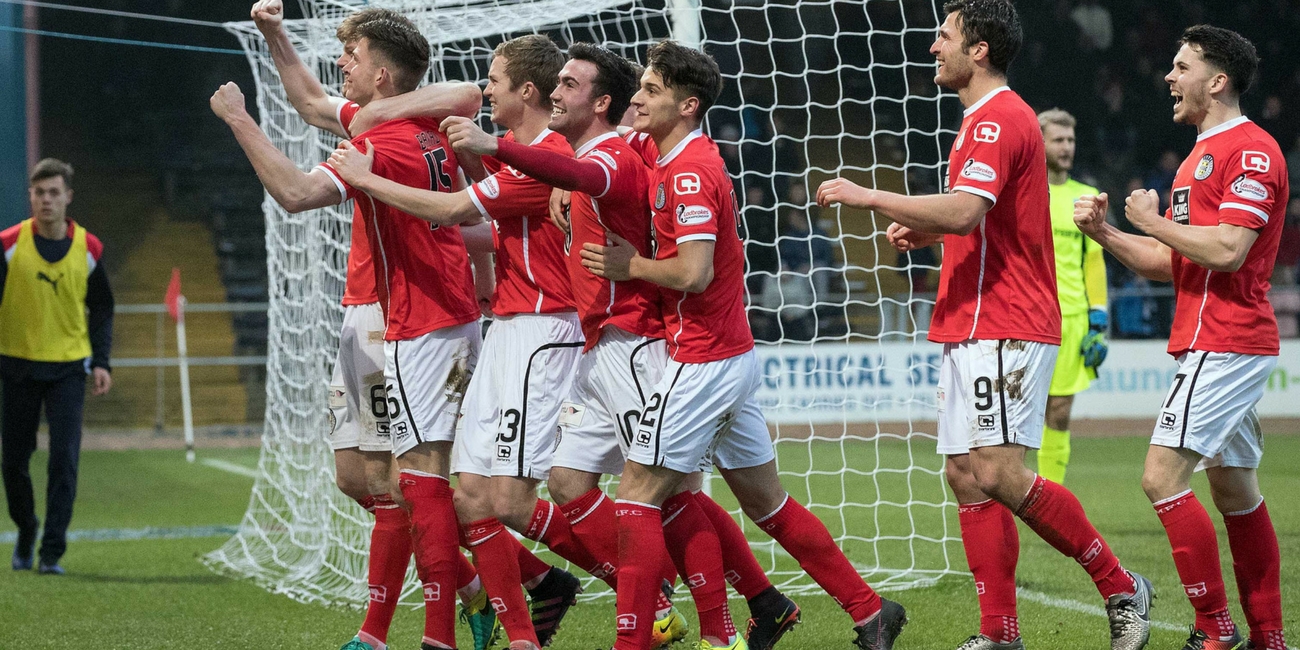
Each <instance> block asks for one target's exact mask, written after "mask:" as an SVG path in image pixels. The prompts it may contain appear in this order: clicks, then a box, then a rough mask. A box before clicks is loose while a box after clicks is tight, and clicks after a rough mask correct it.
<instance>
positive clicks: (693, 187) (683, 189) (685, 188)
mask: <svg viewBox="0 0 1300 650" xmlns="http://www.w3.org/2000/svg"><path fill="white" fill-rule="evenodd" d="M673 191H674V192H676V193H677V194H699V193H700V175H699V174H696V173H694V172H682V173H680V174H678V175H676V176H674V177H673Z"/></svg>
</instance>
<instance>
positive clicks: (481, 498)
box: [452, 481, 493, 523]
mask: <svg viewBox="0 0 1300 650" xmlns="http://www.w3.org/2000/svg"><path fill="white" fill-rule="evenodd" d="M452 504H453V505H454V506H455V507H456V516H457V517H458V518H459V519H460V521H461V522H462V523H468V522H471V521H477V520H479V519H483V518H485V517H491V516H493V515H492V501H491V499H489V498H488V495H486V494H480V493H479V491H477V490H474V489H473V488H472V487H470V486H467V485H466V484H465V482H464V481H462V482H461V485H460V487H459V488H458V489H457V490H456V492H455V494H453V495H452Z"/></svg>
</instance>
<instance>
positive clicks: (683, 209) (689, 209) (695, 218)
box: [677, 203, 713, 226]
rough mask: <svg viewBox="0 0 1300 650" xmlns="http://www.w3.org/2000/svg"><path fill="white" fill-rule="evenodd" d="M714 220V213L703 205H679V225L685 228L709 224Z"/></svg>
mask: <svg viewBox="0 0 1300 650" xmlns="http://www.w3.org/2000/svg"><path fill="white" fill-rule="evenodd" d="M712 218H713V211H712V210H710V209H708V208H707V207H705V206H703V205H686V204H685V203H678V204H677V223H679V224H681V225H683V226H694V225H697V224H701V223H708V221H709V219H712Z"/></svg>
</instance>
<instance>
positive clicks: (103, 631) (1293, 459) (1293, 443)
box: [0, 435, 1300, 650]
mask: <svg viewBox="0 0 1300 650" xmlns="http://www.w3.org/2000/svg"><path fill="white" fill-rule="evenodd" d="M1145 447H1146V444H1145V440H1144V439H1142V438H1137V437H1134V438H1113V439H1080V440H1076V441H1075V442H1074V458H1073V460H1072V463H1071V466H1070V473H1069V477H1068V480H1067V485H1068V486H1069V487H1071V488H1072V489H1074V491H1075V493H1076V494H1077V495H1078V496H1079V498H1080V500H1081V501H1082V502H1083V504H1084V507H1085V508H1086V509H1087V510H1088V512H1089V514H1090V515H1091V517H1092V518H1093V521H1094V523H1096V525H1097V526H1098V528H1099V529H1100V530H1101V531H1102V533H1103V534H1105V535H1106V537H1107V539H1108V540H1109V542H1110V544H1111V545H1112V547H1114V549H1115V551H1116V552H1117V553H1118V554H1119V556H1120V558H1121V559H1122V560H1123V561H1124V563H1125V565H1126V566H1128V567H1130V568H1132V569H1134V570H1137V571H1140V572H1142V573H1145V574H1146V575H1147V576H1148V577H1150V578H1151V579H1152V581H1153V582H1154V583H1155V586H1156V589H1157V591H1158V593H1159V594H1160V595H1161V598H1160V599H1159V600H1158V601H1157V607H1156V609H1155V610H1154V617H1155V618H1156V619H1157V620H1159V621H1163V622H1166V623H1173V624H1179V625H1182V624H1185V623H1188V622H1190V621H1191V619H1192V610H1191V607H1190V606H1189V605H1188V604H1187V601H1186V598H1184V597H1183V595H1182V590H1181V588H1180V586H1179V581H1178V577H1177V575H1176V573H1175V572H1174V566H1173V561H1172V560H1171V559H1170V557H1169V549H1168V543H1167V541H1166V539H1165V535H1164V531H1163V529H1162V528H1161V527H1160V524H1159V521H1158V520H1157V519H1156V517H1155V514H1154V513H1153V512H1152V511H1151V507H1150V505H1149V504H1147V502H1146V499H1145V498H1144V497H1143V495H1142V492H1141V490H1140V488H1139V487H1138V479H1139V476H1140V473H1141V467H1142V458H1143V455H1144V453H1145ZM1267 449H1268V452H1267V454H1266V457H1265V464H1264V467H1263V468H1261V471H1260V478H1261V484H1262V486H1263V490H1264V494H1265V495H1266V496H1267V498H1268V500H1269V503H1270V506H1271V508H1270V509H1271V512H1272V514H1273V517H1274V523H1275V525H1276V527H1277V529H1278V534H1279V536H1280V538H1281V544H1282V558H1283V566H1282V585H1283V600H1284V602H1285V603H1286V605H1287V606H1288V607H1289V610H1288V611H1287V613H1286V625H1287V627H1288V629H1289V631H1290V632H1291V633H1292V637H1293V639H1294V637H1295V636H1296V635H1297V634H1298V632H1297V627H1300V626H1298V623H1300V620H1298V619H1297V614H1296V611H1297V610H1296V603H1298V602H1300V565H1298V564H1297V563H1296V560H1295V558H1297V557H1300V555H1298V554H1300V509H1297V508H1296V507H1295V504H1296V503H1297V502H1300V481H1297V480H1296V479H1295V472H1294V468H1295V467H1296V465H1297V464H1300V436H1280V435H1279V436H1271V437H1270V438H1269V440H1268V443H1267ZM780 451H781V459H782V467H783V469H784V470H787V471H794V472H799V473H808V472H810V471H811V472H812V473H808V474H807V475H806V477H791V480H789V481H788V487H789V488H790V491H791V492H792V494H794V495H795V496H796V497H797V498H799V499H802V500H805V501H807V500H809V497H810V495H811V497H812V498H811V501H812V503H813V504H814V511H816V512H817V513H818V514H819V515H821V516H822V517H824V518H825V519H826V522H827V525H828V527H829V528H830V529H831V532H832V533H833V534H837V535H838V534H841V533H842V532H843V530H844V529H845V528H846V527H847V529H848V530H849V532H850V533H852V534H853V535H855V536H859V537H863V538H873V537H876V536H878V535H883V536H891V535H906V534H907V533H908V532H909V531H910V530H911V529H912V527H913V526H915V527H917V529H919V530H923V531H926V533H927V534H929V535H933V536H935V537H942V536H943V533H942V531H943V526H944V525H945V523H946V524H947V526H948V529H947V530H948V535H950V536H954V537H955V536H956V534H957V533H956V531H957V528H956V523H955V516H954V515H953V514H952V513H951V511H949V512H948V513H947V514H946V515H945V514H944V513H943V511H941V510H939V509H934V508H927V507H923V506H914V507H912V508H904V507H898V506H891V505H887V504H888V503H906V502H908V501H909V500H913V501H942V499H943V495H944V492H943V485H942V483H941V479H940V478H939V477H937V476H929V475H925V474H922V473H917V472H914V473H912V474H911V475H910V476H909V475H906V474H883V475H882V474H877V476H876V478H874V479H873V478H872V477H871V476H868V475H854V474H850V475H846V476H844V477H843V480H841V477H840V476H839V475H835V474H820V473H818V472H821V471H830V470H832V469H833V468H837V467H840V463H841V462H842V460H847V464H848V465H849V466H850V467H852V468H856V469H860V470H872V469H877V468H904V467H907V465H908V464H909V458H915V459H916V462H918V463H919V464H922V465H924V466H926V467H931V468H937V467H938V463H937V461H936V459H935V458H933V457H932V456H930V454H931V453H932V446H927V445H925V444H920V443H914V444H913V445H912V446H911V448H910V449H909V447H908V446H907V445H905V444H903V443H898V442H882V443H881V444H879V445H877V444H876V443H874V442H852V443H845V444H840V443H837V442H818V443H815V444H814V445H812V446H808V445H805V444H803V443H787V444H783V445H781V447H780ZM909 453H910V454H911V456H910V457H909ZM202 456H203V457H208V458H219V459H221V460H225V461H229V462H233V463H238V464H241V465H245V466H248V467H253V466H255V464H256V460H257V451H256V450H220V451H210V452H206V453H205V454H203V455H202ZM44 462H45V456H44V455H43V454H41V455H38V456H37V457H36V458H35V459H34V463H33V468H32V469H33V473H34V474H35V475H36V476H37V492H38V494H39V493H41V492H43V490H44V468H43V464H44ZM251 487H252V480H251V479H249V478H246V477H243V476H238V475H235V474H231V473H228V472H224V471H221V470H218V469H214V468H212V467H208V466H205V465H201V464H195V465H189V464H186V463H185V462H184V459H183V455H182V453H181V452H174V451H127V452H91V451H88V452H85V453H84V454H83V455H82V465H81V485H80V490H79V496H78V502H77V512H76V515H75V517H74V519H73V528H74V530H84V529H138V528H145V527H187V526H217V525H225V526H231V525H235V524H237V523H238V522H239V520H240V518H241V516H242V515H243V511H244V508H245V506H246V505H247V503H248V494H249V490H250V489H251ZM1194 487H1196V488H1197V489H1198V491H1199V492H1200V493H1201V494H1208V491H1207V490H1206V488H1205V483H1204V478H1203V477H1198V478H1197V479H1196V482H1195V483H1194ZM717 488H718V489H716V490H715V492H714V494H715V497H716V498H718V499H719V501H720V502H722V503H723V504H724V505H727V506H728V507H731V506H733V505H734V501H733V500H732V499H731V498H730V495H729V494H728V493H727V492H726V489H725V487H722V485H721V484H720V483H719V484H717ZM844 500H848V501H851V502H855V503H864V504H876V503H878V502H879V503H881V505H879V506H878V507H849V508H845V509H843V510H842V511H839V512H837V511H835V510H832V509H831V508H830V506H831V505H832V504H836V503H839V502H841V501H844ZM1206 502H1207V504H1208V498H1207V499H1206ZM41 507H43V505H42V506H41ZM1215 519H1216V524H1218V523H1219V522H1218V518H1217V517H1215ZM750 530H751V531H752V527H751V529H750ZM12 531H13V527H12V524H11V523H10V522H8V521H7V520H6V521H4V522H3V523H0V533H3V532H12ZM1220 532H1221V535H1220V548H1221V551H1222V553H1223V562H1224V567H1225V570H1226V571H1227V572H1228V586H1229V587H1228V591H1229V597H1230V600H1231V601H1232V602H1233V611H1234V614H1235V615H1236V617H1237V620H1238V621H1241V620H1242V618H1241V616H1240V610H1239V608H1238V607H1237V604H1236V590H1235V587H1234V583H1233V581H1232V579H1231V559H1230V557H1229V556H1228V554H1227V542H1226V538H1224V537H1223V536H1222V530H1221V529H1220ZM753 538H754V539H755V540H756V541H765V539H764V538H763V537H762V535H761V534H759V533H754V534H753ZM1021 540H1022V550H1021V569H1020V574H1019V582H1020V585H1021V587H1022V588H1024V589H1027V590H1031V591H1033V592H1036V593H1037V594H1039V596H1038V598H1039V600H1048V599H1057V600H1058V601H1062V600H1069V601H1076V602H1079V603H1084V604H1087V605H1092V606H1099V605H1100V604H1101V602H1100V598H1099V597H1098V596H1097V593H1096V591H1095V590H1094V589H1093V587H1092V585H1091V583H1090V582H1089V581H1088V579H1087V576H1086V574H1084V572H1083V571H1082V570H1081V569H1079V568H1078V567H1077V566H1075V565H1074V563H1073V562H1071V561H1070V560H1068V559H1066V558H1063V557H1060V556H1059V555H1058V554H1056V553H1055V551H1053V550H1052V549H1051V548H1049V547H1048V546H1047V545H1046V544H1044V543H1043V542H1041V541H1040V540H1039V539H1038V538H1037V537H1035V536H1034V535H1033V533H1032V532H1029V531H1028V530H1027V529H1025V528H1024V527H1023V526H1022V527H1021ZM222 541H224V540H223V539H222V538H220V537H207V538H198V539H171V540H163V539H149V540H139V541H79V542H75V541H74V542H72V543H71V544H70V546H69V553H68V555H67V556H66V557H65V558H64V566H65V567H66V568H67V569H68V575H67V576H65V577H62V578H54V577H46V576H39V575H36V574H35V573H31V572H26V573H13V572H10V571H8V570H3V571H0V648H83V647H96V648H187V647H205V648H209V647H211V648H304V649H305V648H336V647H338V646H339V645H340V644H342V642H343V641H346V640H347V639H349V638H351V636H352V635H353V634H354V633H355V632H356V628H357V626H358V625H359V624H360V620H361V613H360V612H359V611H358V610H349V609H338V608H325V607H321V606H317V605H304V604H300V603H296V602H293V601H291V600H289V599H287V598H285V597H283V596H278V595H274V594H270V593H267V592H265V591H263V590H261V589H259V588H257V587H255V586H253V585H252V584H250V583H247V582H242V581H238V580H232V579H229V578H226V577H222V576H218V575H216V574H213V573H211V572H209V571H208V570H207V569H205V568H204V567H203V566H202V565H201V564H200V563H199V561H198V558H199V556H201V555H202V554H204V553H206V552H208V551H210V550H212V549H214V548H216V547H217V546H218V545H220V544H221V542H222ZM845 547H846V551H847V553H848V554H849V556H850V558H851V559H853V560H854V561H855V562H858V563H860V564H863V565H866V566H871V565H874V564H875V563H876V561H877V560H879V561H880V562H881V563H882V564H884V565H887V566H898V565H899V563H900V562H904V563H906V562H915V565H916V566H918V567H921V568H932V567H938V566H942V564H943V562H944V557H945V556H944V551H945V549H946V551H947V558H948V562H950V563H951V564H952V566H954V567H955V568H958V569H964V567H965V564H964V559H963V558H962V555H961V547H960V544H959V543H957V542H955V541H948V542H946V543H941V542H939V543H914V544H911V545H908V544H905V543H902V542H880V543H872V542H871V541H869V540H868V541H862V540H850V541H848V542H846V544H845ZM4 550H5V551H6V552H7V550H8V549H7V548H6V549H4ZM756 552H757V553H758V554H759V558H760V560H763V561H765V562H768V561H775V562H776V566H777V568H778V569H781V570H791V569H793V568H794V567H793V563H792V562H791V561H790V560H789V559H788V558H784V557H782V556H780V555H772V554H771V553H769V552H768V551H767V550H766V547H764V546H758V547H757V548H756ZM887 596H888V597H890V598H893V599H895V600H898V601H900V602H902V603H903V604H904V605H905V606H906V607H907V608H908V611H909V615H910V617H911V621H912V622H911V624H910V625H908V627H907V629H906V632H905V633H904V635H903V636H902V638H901V639H900V641H899V643H898V645H897V648H899V649H900V650H921V649H935V650H940V649H947V650H950V649H951V648H953V647H955V646H956V645H957V644H958V643H959V642H961V641H962V640H963V639H965V638H966V637H967V636H968V635H970V634H972V633H973V632H974V631H975V628H976V625H977V617H978V609H977V606H976V602H975V593H974V588H973V586H972V584H971V582H970V579H969V578H966V577H962V576H949V577H946V578H944V579H942V580H940V581H939V583H938V584H937V585H936V586H933V587H927V588H919V589H908V590H903V591H890V592H888V593H887ZM1043 596H1046V597H1049V598H1042V597H1043ZM678 600H679V601H680V603H682V604H683V605H685V606H684V607H683V609H684V610H686V611H687V612H688V615H690V614H691V613H692V612H691V611H690V607H689V604H688V602H687V601H688V599H687V598H685V597H684V596H682V597H679V599H678ZM797 600H798V601H799V603H800V604H801V605H802V606H803V608H804V623H803V625H801V626H800V627H799V628H797V629H796V630H795V631H794V632H792V633H791V634H790V635H789V636H787V637H786V639H785V640H784V641H783V642H782V644H781V646H780V647H783V648H790V649H796V648H809V649H811V648H848V647H850V646H849V643H848V642H849V639H850V627H851V624H850V622H849V621H848V619H847V617H846V616H845V615H844V614H843V613H842V612H841V611H840V610H839V608H838V607H836V606H835V604H834V602H833V601H832V600H831V599H830V598H828V597H826V596H824V595H802V596H798V597H797ZM733 611H734V613H735V616H736V618H737V619H738V620H739V621H743V619H744V618H746V617H747V611H746V609H745V605H744V603H743V602H742V601H739V600H734V601H733ZM1021 615H1022V622H1021V627H1022V629H1023V631H1024V634H1025V641H1026V644H1027V645H1028V646H1029V647H1031V648H1043V649H1049V648H1050V649H1052V650H1075V649H1078V650H1084V649H1088V650H1092V649H1100V648H1107V647H1109V644H1108V636H1107V632H1106V629H1107V628H1106V624H1105V620H1104V619H1103V618H1100V617H1097V616H1095V615H1092V614H1085V613H1079V612H1076V611H1071V610H1067V609H1062V608H1060V607H1057V606H1049V605H1045V604H1040V602H1035V601H1030V600H1022V603H1021ZM422 618H423V617H422V613H421V612H418V611H407V610H405V609H404V610H403V611H400V612H399V613H398V616H397V620H396V621H395V623H394V627H393V630H392V633H391V634H390V637H389V639H390V641H391V642H392V643H393V646H394V647H395V648H415V647H417V644H418V639H419V636H420V628H421V625H422ZM612 619H613V604H612V602H610V601H608V600H598V601H595V602H584V603H582V604H581V605H579V606H578V607H577V608H575V609H574V610H573V611H572V613H571V614H570V617H569V619H567V620H566V622H565V625H564V629H563V631H562V632H561V634H560V636H559V637H557V639H556V642H555V644H554V646H553V647H554V648H557V649H558V650H568V649H574V650H577V649H582V650H591V649H592V648H597V647H601V646H604V647H608V646H609V645H610V644H611V643H612V641H613V632H612V627H613V626H612V625H611V623H612ZM462 632H464V634H465V636H464V637H462V639H461V646H462V647H470V646H469V640H468V632H467V631H465V630H463V629H462ZM1185 637H1186V633H1185V632H1175V631H1170V630H1164V629H1158V630H1156V631H1155V633H1154V636H1153V642H1152V645H1151V647H1152V648H1177V647H1181V642H1182V641H1183V640H1184V639H1185Z"/></svg>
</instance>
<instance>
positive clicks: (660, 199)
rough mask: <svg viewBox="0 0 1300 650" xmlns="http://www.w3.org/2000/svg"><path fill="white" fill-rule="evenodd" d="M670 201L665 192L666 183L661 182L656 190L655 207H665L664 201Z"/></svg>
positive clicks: (660, 208) (659, 208) (658, 208)
mask: <svg viewBox="0 0 1300 650" xmlns="http://www.w3.org/2000/svg"><path fill="white" fill-rule="evenodd" d="M667 201H668V197H667V195H665V194H664V184H663V183H660V184H659V189H657V190H655V209H656V210H662V209H664V203H666V202H667Z"/></svg>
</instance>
